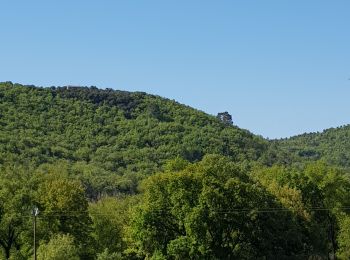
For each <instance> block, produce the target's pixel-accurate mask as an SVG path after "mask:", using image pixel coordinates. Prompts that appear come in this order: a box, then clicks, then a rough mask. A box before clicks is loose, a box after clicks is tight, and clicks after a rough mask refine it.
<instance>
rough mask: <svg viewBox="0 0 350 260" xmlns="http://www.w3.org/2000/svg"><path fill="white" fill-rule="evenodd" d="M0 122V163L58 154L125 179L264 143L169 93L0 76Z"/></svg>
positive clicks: (247, 153)
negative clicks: (47, 84) (176, 161)
mask: <svg viewBox="0 0 350 260" xmlns="http://www.w3.org/2000/svg"><path fill="white" fill-rule="evenodd" d="M0 127H1V131H0V163H1V164H7V163H11V164H13V162H16V163H18V164H20V165H23V164H27V165H28V164H29V165H31V166H34V167H37V166H40V165H42V164H45V163H57V162H58V161H62V160H64V161H66V162H69V164H70V165H73V166H76V167H73V168H74V169H76V168H78V170H76V171H78V172H80V171H83V172H89V174H91V175H93V176H110V175H111V174H110V173H113V176H114V178H117V177H116V176H124V177H125V176H132V177H127V178H126V180H125V178H124V177H123V178H124V179H123V180H124V181H125V182H126V183H129V184H127V185H131V184H130V178H131V179H132V178H135V175H134V174H133V173H135V172H136V173H137V175H138V176H144V175H148V174H151V173H154V172H157V171H159V170H160V169H161V167H162V165H163V164H164V163H165V162H166V161H167V160H168V159H172V158H175V157H181V158H183V159H186V160H188V161H190V162H194V161H199V160H201V159H202V157H203V156H204V155H205V154H208V153H211V154H221V155H226V156H230V157H231V158H233V159H234V160H235V161H244V160H256V159H258V158H259V157H260V156H261V154H262V153H263V152H264V151H265V150H266V147H267V141H265V140H264V139H262V138H260V137H257V136H255V135H253V134H251V133H250V132H248V131H246V130H242V129H239V128H238V127H235V126H232V125H229V124H226V123H225V122H222V121H221V120H219V119H217V118H216V117H214V116H211V115H208V114H205V113H204V112H201V111H198V110H195V109H193V108H190V107H188V106H184V105H181V104H179V103H177V102H175V101H172V100H168V99H164V98H161V97H158V96H153V95H148V94H146V93H141V92H125V91H117V90H112V89H106V90H102V89H98V88H96V87H71V86H69V87H51V88H39V87H35V86H23V85H19V84H12V83H11V82H5V83H0ZM88 178H90V177H88ZM94 178H97V177H94ZM99 178H102V177H99ZM108 178H110V177H108ZM117 179H118V178H117ZM100 182H101V183H105V180H101V181H100ZM115 182H116V183H123V182H121V181H120V180H119V179H118V180H116V181H115ZM101 185H102V184H101ZM123 185H124V184H123ZM111 186H113V185H112V184H111ZM114 186H115V185H114ZM128 188H130V187H127V189H128Z"/></svg>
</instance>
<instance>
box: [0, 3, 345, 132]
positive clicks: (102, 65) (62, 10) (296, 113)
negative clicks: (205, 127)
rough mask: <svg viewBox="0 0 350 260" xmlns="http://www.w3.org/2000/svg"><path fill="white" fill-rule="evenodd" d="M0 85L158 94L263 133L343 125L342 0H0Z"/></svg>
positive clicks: (317, 129)
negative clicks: (225, 114) (228, 116)
mask: <svg viewBox="0 0 350 260" xmlns="http://www.w3.org/2000/svg"><path fill="white" fill-rule="evenodd" d="M0 10H1V23H0V35H1V39H0V81H7V80H10V81H13V82H18V83H23V84H35V85H40V86H52V85H55V86H58V85H88V86H90V85H95V86H97V87H100V88H105V87H110V88H115V89H122V90H130V91H134V90H139V91H145V92H148V93H152V94H157V95H160V96H164V97H167V98H170V99H175V100H177V101H179V102H181V103H185V104H187V105H190V106H193V107H195V108H198V109H200V110H203V111H205V112H207V113H210V114H216V113H217V112H222V111H229V112H230V113H231V114H232V116H233V120H234V123H235V124H237V125H238V126H240V127H242V128H246V129H249V130H250V131H252V132H253V133H256V134H260V135H263V136H264V137H269V138H279V137H287V136H291V135H295V134H299V133H304V132H310V131H321V130H322V129H325V128H329V127H336V126H339V125H343V124H348V123H350V118H349V114H350V101H349V98H350V80H349V78H350V49H349V46H350V28H349V27H350V15H349V12H350V1H341V0H336V1H328V0H327V1H326V0H317V1H314V0H308V1H305V0H293V1H287V0H275V1H272V0H271V1H270V0H264V1H262V0H256V1H254V0H247V1H238V0H219V1H214V0H212V1H206V0H186V1H182V0H159V1H153V0H144V1H138V0H133V1H131V0H123V1H118V0H113V1H112V0H111V1H107V0H101V1H92V0H91V1H89V0H85V1H79V0H74V1H72V0H71V1H67V0H60V1H47V0H46V1H39V0H31V1H17V0H12V1H0Z"/></svg>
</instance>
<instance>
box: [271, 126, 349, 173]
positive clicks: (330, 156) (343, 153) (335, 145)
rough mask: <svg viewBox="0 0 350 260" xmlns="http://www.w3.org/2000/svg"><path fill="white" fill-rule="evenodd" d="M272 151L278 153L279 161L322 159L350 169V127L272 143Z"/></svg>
mask: <svg viewBox="0 0 350 260" xmlns="http://www.w3.org/2000/svg"><path fill="white" fill-rule="evenodd" d="M270 150H274V151H276V154H278V155H277V156H276V157H277V158H278V159H277V160H278V161H283V160H285V161H286V162H300V161H305V160H306V161H310V160H311V161H314V160H319V159H322V160H325V161H326V162H327V163H329V164H331V165H335V166H340V167H344V168H350V125H346V126H342V127H338V128H330V129H327V130H325V131H323V132H321V133H309V134H302V135H298V136H294V137H291V138H288V139H281V140H275V141H271V149H270Z"/></svg>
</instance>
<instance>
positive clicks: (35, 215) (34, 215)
mask: <svg viewBox="0 0 350 260" xmlns="http://www.w3.org/2000/svg"><path fill="white" fill-rule="evenodd" d="M32 214H33V217H34V219H33V233H34V236H33V238H34V260H36V217H37V216H38V215H39V209H38V207H34V208H33V211H32Z"/></svg>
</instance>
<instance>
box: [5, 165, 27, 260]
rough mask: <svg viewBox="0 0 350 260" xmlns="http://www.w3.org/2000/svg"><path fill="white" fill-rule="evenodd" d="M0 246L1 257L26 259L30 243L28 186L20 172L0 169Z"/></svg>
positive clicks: (25, 172)
mask: <svg viewBox="0 0 350 260" xmlns="http://www.w3.org/2000/svg"><path fill="white" fill-rule="evenodd" d="M0 174H1V178H0V246H1V248H2V252H3V257H4V258H5V259H9V258H10V256H11V254H12V253H14V254H19V255H22V256H27V255H28V251H30V250H28V248H26V242H27V241H28V240H29V239H31V236H30V233H29V231H28V229H29V228H30V227H31V225H32V224H31V214H30V213H31V210H32V195H33V191H32V187H31V185H32V182H31V178H30V176H29V174H28V171H27V170H25V169H23V168H1V169H0Z"/></svg>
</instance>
